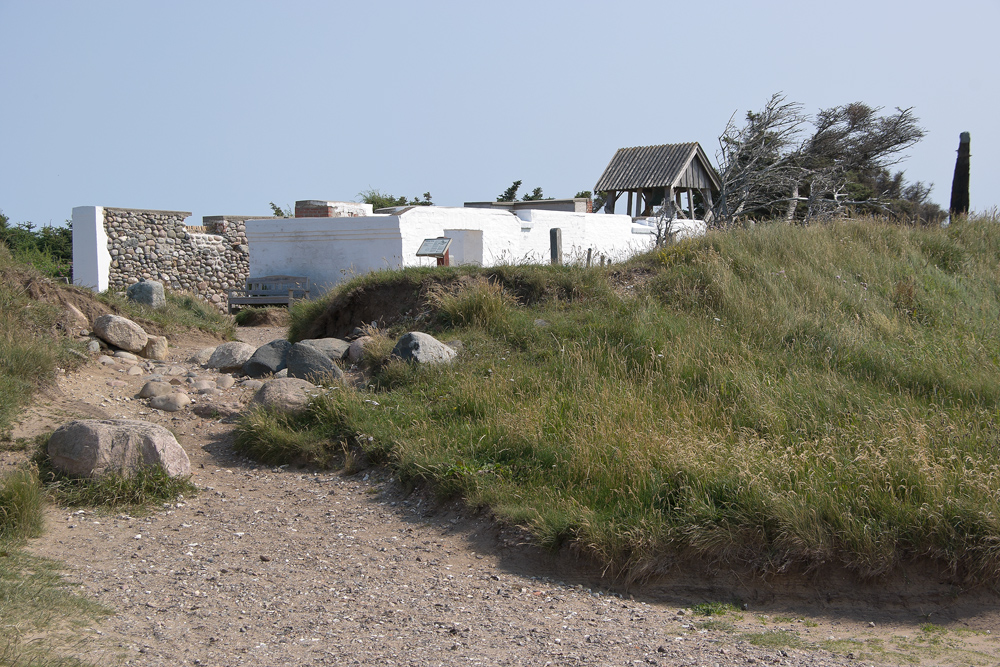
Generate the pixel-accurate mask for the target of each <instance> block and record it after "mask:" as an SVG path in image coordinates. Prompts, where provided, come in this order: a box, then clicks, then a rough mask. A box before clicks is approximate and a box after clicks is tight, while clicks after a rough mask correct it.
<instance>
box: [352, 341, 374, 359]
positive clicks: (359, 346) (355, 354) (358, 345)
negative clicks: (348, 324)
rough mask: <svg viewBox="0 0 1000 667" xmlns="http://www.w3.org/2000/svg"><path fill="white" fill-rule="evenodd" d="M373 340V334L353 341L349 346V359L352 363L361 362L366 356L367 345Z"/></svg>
mask: <svg viewBox="0 0 1000 667" xmlns="http://www.w3.org/2000/svg"><path fill="white" fill-rule="evenodd" d="M373 340H375V339H374V338H372V337H371V336H361V337H360V338H355V339H354V340H353V341H351V346H350V347H349V348H347V360H348V361H349V362H351V363H352V364H356V363H358V362H360V361H361V360H362V359H363V358H364V356H365V345H368V344H369V343H371V342H372V341H373Z"/></svg>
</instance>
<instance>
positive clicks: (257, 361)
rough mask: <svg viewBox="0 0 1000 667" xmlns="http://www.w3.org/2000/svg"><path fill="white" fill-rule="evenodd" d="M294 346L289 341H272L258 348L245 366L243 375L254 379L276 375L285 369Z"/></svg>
mask: <svg viewBox="0 0 1000 667" xmlns="http://www.w3.org/2000/svg"><path fill="white" fill-rule="evenodd" d="M291 347H292V344H291V343H289V342H288V341H287V340H281V339H278V340H272V341H271V342H270V343H267V344H266V345H261V346H260V347H258V348H257V349H256V350H255V351H254V353H253V356H252V357H250V358H249V359H248V360H247V362H246V363H245V364H243V374H244V375H248V376H250V377H252V378H259V377H264V376H265V375H274V374H275V373H277V372H278V371H280V370H281V369H283V368H284V367H285V358H286V357H287V356H288V350H289V348H291Z"/></svg>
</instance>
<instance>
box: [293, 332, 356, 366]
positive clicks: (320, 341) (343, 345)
mask: <svg viewBox="0 0 1000 667" xmlns="http://www.w3.org/2000/svg"><path fill="white" fill-rule="evenodd" d="M299 342H300V343H302V344H303V345H310V346H312V347H315V348H316V349H317V350H319V351H320V352H322V353H323V354H325V355H326V356H328V357H330V358H331V359H333V360H334V361H340V360H341V359H343V358H344V357H345V356H346V355H347V350H348V349H349V348H350V347H351V344H350V343H348V342H347V341H346V340H341V339H339V338H310V339H307V340H302V341H299Z"/></svg>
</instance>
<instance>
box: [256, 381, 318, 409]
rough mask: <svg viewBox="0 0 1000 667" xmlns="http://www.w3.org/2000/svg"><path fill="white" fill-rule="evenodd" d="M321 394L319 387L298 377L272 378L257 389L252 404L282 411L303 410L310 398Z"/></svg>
mask: <svg viewBox="0 0 1000 667" xmlns="http://www.w3.org/2000/svg"><path fill="white" fill-rule="evenodd" d="M317 394H319V388H318V387H317V386H316V385H314V384H313V383H311V382H307V381H306V380H301V379H298V378H277V379H271V380H268V381H267V382H265V383H264V385H263V386H262V387H261V388H260V389H258V390H257V393H256V394H254V397H253V399H251V401H250V405H251V406H260V407H264V408H268V409H271V410H277V411H280V412H301V411H302V410H305V409H306V407H307V406H308V405H309V400H310V399H311V398H312V397H313V396H316V395H317Z"/></svg>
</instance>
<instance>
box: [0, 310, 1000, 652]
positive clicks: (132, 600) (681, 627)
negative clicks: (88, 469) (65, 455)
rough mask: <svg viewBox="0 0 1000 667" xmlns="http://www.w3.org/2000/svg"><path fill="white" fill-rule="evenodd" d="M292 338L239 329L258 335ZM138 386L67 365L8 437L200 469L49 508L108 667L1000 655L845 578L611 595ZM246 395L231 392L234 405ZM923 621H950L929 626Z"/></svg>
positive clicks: (989, 607)
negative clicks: (131, 422) (133, 435)
mask: <svg viewBox="0 0 1000 667" xmlns="http://www.w3.org/2000/svg"><path fill="white" fill-rule="evenodd" d="M282 334H283V331H282V330H277V329H269V330H261V329H244V330H241V337H243V338H244V339H246V340H248V342H252V343H254V344H261V343H264V342H267V341H268V340H272V339H273V338H275V337H278V336H280V335H282ZM172 343H173V344H174V345H176V347H174V348H172V352H171V362H170V363H171V364H175V365H182V366H185V367H187V368H191V369H192V370H194V371H196V372H198V373H199V374H201V375H210V372H208V371H205V370H203V369H201V368H198V367H192V365H191V364H188V363H186V362H184V360H186V359H188V358H189V357H190V356H191V355H192V354H193V353H194V352H195V351H197V350H198V349H200V348H201V347H204V346H206V345H210V344H213V341H211V340H209V339H197V338H190V337H189V338H187V339H184V340H175V341H172ZM119 382H123V383H124V386H113V384H119ZM143 382H144V378H143V377H142V376H129V375H127V374H126V373H125V369H124V368H115V367H107V366H100V365H98V364H96V363H90V364H88V365H87V366H85V367H84V368H82V369H80V370H79V371H77V372H75V373H72V374H68V375H67V374H63V375H62V376H61V377H60V380H59V386H58V389H57V390H55V391H53V392H50V394H49V395H48V396H47V397H45V398H44V399H43V400H40V401H38V402H37V403H36V404H35V405H34V406H32V407H31V408H30V409H29V410H28V411H27V413H26V415H25V419H24V421H23V422H22V423H21V425H20V426H19V427H18V431H17V432H16V434H15V435H19V436H29V435H33V434H34V433H37V432H43V431H45V430H47V429H50V428H53V427H54V426H56V425H58V424H61V423H64V422H65V421H68V420H69V419H70V418H72V417H76V416H86V417H116V418H117V417H126V418H137V419H145V420H148V421H152V422H155V423H160V424H162V425H164V426H166V427H168V428H170V429H171V430H172V431H173V432H174V433H175V434H176V435H177V436H178V440H179V442H180V443H181V444H182V445H183V446H184V448H185V450H186V451H187V453H188V456H189V457H190V459H191V463H192V468H193V470H194V473H193V479H192V481H193V482H194V483H195V484H196V485H197V486H198V487H199V488H200V489H201V491H200V492H199V493H198V494H197V495H196V496H194V497H192V498H184V499H182V500H180V501H179V502H177V503H173V504H171V505H170V506H164V507H162V508H160V509H159V510H158V511H156V512H154V513H152V514H151V515H149V516H145V517H142V518H134V517H130V516H126V515H121V514H102V513H99V512H98V513H94V512H91V511H70V510H66V509H58V508H53V509H51V510H50V511H49V515H48V524H47V528H46V531H45V535H44V536H43V537H42V538H39V539H37V540H34V541H33V542H32V544H31V547H30V548H31V550H32V551H33V552H34V553H35V554H38V555H42V556H47V557H51V558H54V559H56V560H59V561H62V562H64V563H66V564H67V567H68V576H69V577H70V578H72V579H74V580H76V581H79V582H80V583H81V584H82V587H81V593H82V594H83V595H86V596H88V597H92V598H94V599H96V600H97V601H99V602H100V603H102V604H104V605H106V606H107V607H109V608H110V609H112V610H113V611H114V615H112V616H110V617H108V618H107V619H105V620H102V621H100V622H99V623H97V624H96V625H94V626H93V627H91V628H88V629H86V630H85V631H84V633H83V634H84V635H85V636H87V637H88V642H87V644H88V646H89V650H88V653H87V654H86V656H84V657H85V658H86V659H87V660H89V661H92V662H96V663H98V664H100V663H102V662H105V661H110V662H122V663H124V664H136V665H213V666H226V665H303V664H337V665H341V664H360V665H375V664H378V665H429V664H448V665H494V664H496V665H578V664H593V665H633V664H648V665H747V664H757V663H762V664H774V665H856V664H873V663H880V664H903V663H910V662H912V661H913V658H916V659H917V660H918V661H920V662H921V664H965V665H968V664H1000V644H998V642H997V639H996V636H995V633H993V634H986V633H987V631H989V630H996V631H1000V628H996V627H995V626H994V623H996V622H997V619H998V615H997V613H996V611H995V598H988V599H985V598H984V599H985V602H984V601H983V600H978V601H977V602H975V603H968V602H966V601H965V599H964V598H963V602H962V606H961V607H960V606H958V605H957V604H956V605H954V606H952V607H942V605H941V604H940V603H939V602H928V603H926V604H923V603H916V604H912V605H910V607H909V608H908V607H906V606H898V605H897V606H895V607H892V608H888V607H881V608H878V609H876V608H869V607H867V605H866V603H865V601H864V600H861V601H860V602H859V601H858V600H857V599H853V600H848V601H844V602H843V604H840V602H838V599H837V596H836V595H832V596H831V594H825V597H824V594H822V593H820V592H819V591H821V590H824V589H830V590H837V589H838V588H839V586H840V584H839V582H837V581H827V582H825V584H824V583H820V584H819V585H818V586H817V585H816V582H813V583H812V584H810V586H808V587H806V589H804V590H805V593H803V594H802V595H797V596H785V597H783V596H782V595H781V594H778V593H773V592H772V594H771V595H766V594H765V595H761V596H758V597H757V598H755V599H753V600H751V601H750V602H749V603H748V608H747V610H746V611H742V612H730V613H727V614H725V615H723V616H714V617H707V616H701V615H698V614H694V613H692V611H691V610H690V606H692V605H695V604H698V603H703V602H724V601H727V600H728V599H730V598H729V597H727V594H726V592H725V591H726V590H727V589H726V586H725V585H724V584H721V585H720V584H719V583H718V582H713V581H712V580H706V579H704V578H700V577H694V576H688V577H685V576H684V574H683V573H674V574H672V575H671V578H670V579H669V580H664V581H663V582H660V583H658V584H657V585H655V586H653V585H648V586H644V587H637V588H635V589H633V590H629V591H624V590H620V589H615V588H613V587H612V585H611V582H609V581H607V580H602V579H601V577H600V572H597V571H595V570H594V569H593V568H592V567H590V566H589V565H587V564H586V563H583V562H581V561H579V560H576V559H574V558H573V557H572V556H571V555H567V554H559V555H553V554H549V553H547V552H543V551H540V550H538V549H535V548H534V547H531V546H530V545H526V544H524V537H523V535H522V533H520V532H519V531H517V530H515V529H500V528H499V527H498V526H497V525H496V524H495V523H494V522H492V521H491V520H490V519H489V517H487V516H485V515H482V514H476V513H472V512H469V511H466V510H464V509H463V508H462V507H461V506H460V505H459V504H457V503H452V504H448V505H445V506H443V507H442V506H438V505H437V504H435V503H434V502H433V500H432V499H431V498H429V497H427V496H426V495H422V494H421V493H414V494H410V495H409V496H407V495H406V494H404V493H403V491H402V490H401V489H400V488H399V485H398V483H397V481H396V480H395V479H394V477H393V475H392V473H391V471H389V470H386V469H372V470H369V471H367V472H365V473H361V474H359V475H355V476H353V477H347V476H343V475H341V474H339V473H335V472H327V471H322V472H317V471H311V470H305V469H303V470H295V469H289V468H272V467H266V466H259V465H256V464H254V463H253V462H250V461H247V460H246V459H243V458H240V457H237V456H235V455H234V454H233V451H232V445H231V439H232V431H233V426H232V424H229V423H224V422H223V421H221V420H219V419H212V418H200V417H198V416H197V415H196V414H195V413H194V412H193V411H191V410H190V409H187V410H185V411H184V412H180V413H173V414H170V413H162V412H158V411H156V410H152V409H150V408H149V407H148V406H146V405H145V402H144V401H141V400H139V399H136V398H134V396H135V395H136V393H137V392H138V389H139V388H140V387H141V386H142V384H143ZM109 383H112V384H109ZM249 393H250V392H249V391H248V390H243V389H241V388H240V386H239V385H237V386H236V387H234V388H232V389H230V390H227V392H226V396H225V400H232V401H235V400H242V401H245V400H248V399H249V395H248V394H249ZM16 463H17V456H15V455H11V454H5V455H4V456H3V457H0V465H4V466H6V465H14V464H16ZM720 581H721V580H720ZM764 588H766V587H764ZM872 599H875V598H872ZM928 619H929V620H930V622H932V623H935V624H938V625H937V626H934V627H933V628H931V629H928V628H927V627H926V626H924V628H923V629H921V627H922V625H923V624H926V623H927V622H928ZM872 623H874V626H873V625H871V624H872ZM963 628H964V630H962V629H963ZM820 644H822V645H823V646H825V647H826V648H827V649H830V650H825V649H824V648H821V647H820V646H819V645H820ZM862 660H863V661H862Z"/></svg>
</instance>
